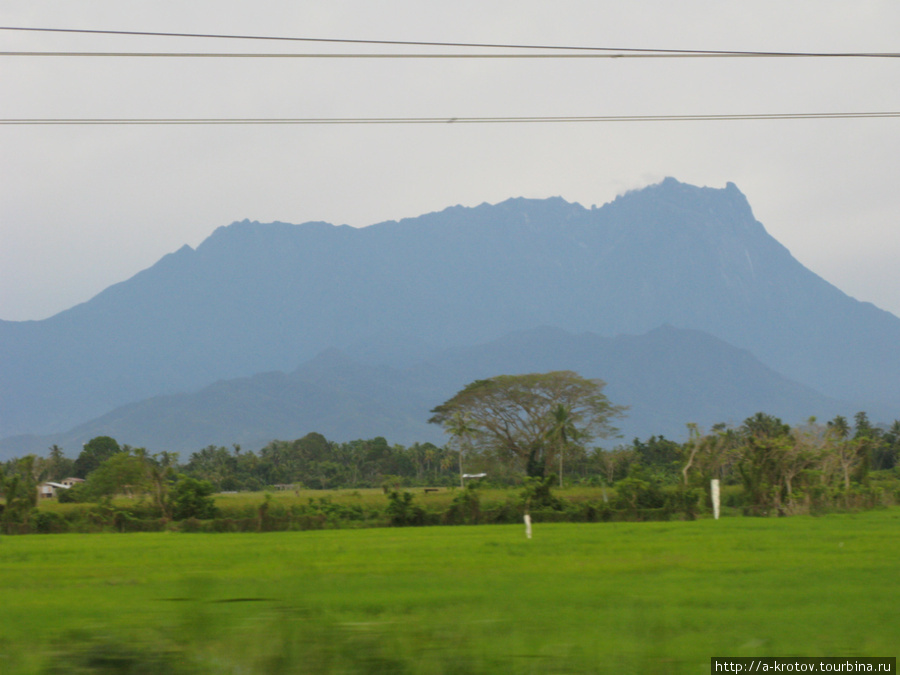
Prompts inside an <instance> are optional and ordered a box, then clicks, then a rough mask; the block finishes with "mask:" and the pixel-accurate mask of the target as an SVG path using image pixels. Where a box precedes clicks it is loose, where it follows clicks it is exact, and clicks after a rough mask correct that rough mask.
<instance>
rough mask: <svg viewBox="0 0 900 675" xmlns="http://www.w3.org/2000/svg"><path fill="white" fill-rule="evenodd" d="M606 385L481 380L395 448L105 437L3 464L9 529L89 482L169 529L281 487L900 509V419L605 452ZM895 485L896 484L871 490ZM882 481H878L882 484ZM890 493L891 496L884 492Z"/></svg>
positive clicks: (759, 509)
mask: <svg viewBox="0 0 900 675" xmlns="http://www.w3.org/2000/svg"><path fill="white" fill-rule="evenodd" d="M603 386H604V384H603V382H602V381H600V380H587V379H584V378H581V377H580V376H578V375H577V374H575V373H571V372H569V371H558V372H552V373H543V374H528V375H519V376H499V377H496V378H491V379H489V380H478V381H476V382H473V383H472V384H470V385H468V386H467V387H465V388H464V389H463V390H461V391H460V392H459V393H458V394H457V395H455V396H454V397H452V398H451V399H449V400H448V401H447V402H445V403H443V404H441V405H440V406H437V407H436V408H435V409H434V410H433V411H432V418H431V420H430V421H431V422H433V423H435V424H440V425H441V426H442V427H443V428H444V430H445V431H446V433H447V434H448V437H449V440H448V442H447V443H446V444H445V445H443V446H437V445H434V444H432V443H414V444H412V445H410V446H403V445H398V444H393V445H392V444H390V443H389V442H388V441H387V440H386V439H385V438H383V437H376V438H372V439H365V440H364V439H360V440H355V441H350V442H343V443H338V442H334V441H330V440H328V439H326V438H325V437H324V436H322V435H321V434H319V433H315V432H313V433H309V434H307V435H306V436H303V437H302V438H299V439H296V440H293V441H282V440H275V441H272V442H271V443H269V444H268V445H266V446H265V447H263V448H262V449H260V450H259V451H258V452H253V451H247V450H243V449H242V448H241V447H240V446H238V445H234V446H232V447H231V448H226V447H221V446H208V447H206V448H203V449H201V450H198V451H197V452H194V453H192V454H191V455H190V457H188V458H187V460H186V461H181V459H180V457H179V456H178V455H177V454H176V453H171V452H166V451H162V452H158V453H151V452H149V451H148V450H146V449H144V448H133V447H130V446H128V445H121V446H120V445H119V443H118V442H117V441H116V440H115V439H113V438H110V437H108V436H100V437H97V438H94V439H92V440H91V441H89V442H88V443H86V444H85V445H84V446H83V448H82V449H81V451H80V453H79V454H78V455H77V457H75V458H74V459H72V458H69V457H67V456H66V455H65V453H64V451H63V450H62V449H61V448H59V447H58V446H55V445H54V446H52V447H51V448H50V449H49V452H48V455H47V456H46V457H39V456H35V455H29V456H26V457H22V458H18V459H13V460H10V461H8V462H6V463H4V464H3V465H0V495H2V496H3V498H4V499H3V503H2V504H0V507H2V512H0V520H2V521H4V522H14V521H19V520H21V519H22V518H24V517H25V516H26V515H27V513H29V512H30V510H31V509H33V508H34V507H35V505H36V503H37V486H38V485H39V484H40V483H41V482H42V481H48V480H49V481H59V480H61V479H63V478H66V477H70V476H71V477H77V478H82V479H85V481H84V483H83V484H81V485H78V486H76V487H73V488H71V489H69V490H60V491H59V500H60V501H85V502H102V501H104V500H106V501H109V500H111V499H112V497H113V496H115V495H121V494H125V495H132V496H135V497H139V498H141V499H145V500H146V501H147V502H149V503H150V504H151V505H152V508H153V509H154V510H155V512H157V513H158V514H160V515H161V516H162V517H164V518H174V519H179V518H186V517H195V518H202V517H204V516H208V515H209V514H210V513H212V512H213V509H214V507H213V505H212V497H211V495H212V494H213V493H215V492H226V491H259V490H264V489H272V488H295V489H300V488H306V489H321V490H327V489H338V488H366V487H383V488H385V489H386V490H387V489H390V490H396V489H399V488H402V487H415V486H419V487H425V486H452V485H459V484H461V483H462V482H463V481H464V479H463V476H464V475H465V474H466V473H468V474H484V475H485V478H484V481H485V482H487V483H490V484H493V485H497V486H502V485H506V486H513V485H521V484H522V483H523V482H524V481H525V480H526V479H533V480H539V481H545V482H546V480H547V479H548V477H549V476H550V475H551V474H552V475H553V476H554V480H555V481H558V484H559V485H560V486H562V485H564V484H570V485H577V484H582V485H593V486H604V487H609V488H611V489H613V490H615V494H616V496H617V498H620V499H624V500H625V502H626V503H627V504H630V505H631V507H633V508H635V509H637V508H659V507H661V506H662V505H663V504H664V503H669V504H671V503H673V502H677V503H678V504H679V505H680V508H682V509H683V510H685V511H686V512H690V511H691V510H696V508H698V505H702V504H703V503H704V500H706V501H708V499H709V494H708V490H709V487H708V486H709V481H710V480H711V479H712V478H717V479H719V480H720V481H721V482H722V483H723V484H724V485H725V486H731V490H730V491H729V494H730V495H731V499H732V501H733V504H734V505H735V506H740V507H741V508H742V509H743V510H744V511H745V512H746V513H751V514H760V515H762V514H770V513H780V514H785V515H787V514H791V513H797V512H804V511H809V510H810V509H811V508H815V507H817V506H824V505H836V506H853V505H859V504H863V503H867V504H868V503H876V502H878V501H879V500H881V501H884V500H885V499H894V498H896V499H900V492H897V489H896V478H897V475H898V472H900V468H898V462H900V421H895V422H894V423H893V424H892V425H891V426H890V427H884V426H876V425H873V424H872V423H871V422H870V421H869V419H868V416H867V415H866V413H864V412H860V413H857V414H856V416H855V417H854V419H853V421H852V423H851V422H850V421H848V420H847V419H845V418H844V417H841V416H837V417H835V418H834V419H832V420H829V421H827V422H826V423H824V424H821V423H818V422H817V421H816V420H815V419H810V420H808V421H807V422H806V423H804V424H801V425H797V426H790V425H788V424H785V423H784V422H782V421H781V420H780V419H778V418H777V417H774V416H771V415H768V414H766V413H762V412H760V413H757V414H756V415H753V416H752V417H749V418H747V419H746V420H745V421H744V422H743V423H742V424H740V425H738V426H732V425H727V424H718V425H715V426H713V427H712V428H711V429H709V430H702V429H700V428H699V427H697V426H696V425H692V424H689V425H687V427H688V430H689V437H688V439H687V440H686V441H685V442H681V443H679V442H675V441H672V440H669V439H666V438H664V437H663V436H651V437H650V438H648V439H645V440H641V439H637V438H635V439H633V440H632V442H631V443H630V444H621V443H620V444H618V445H614V446H612V448H611V449H604V448H602V447H600V446H599V445H597V444H596V443H595V442H596V441H598V440H609V439H610V438H611V437H612V436H613V435H614V434H615V429H614V427H613V426H612V424H611V423H612V421H613V420H614V419H615V418H617V417H619V416H621V415H622V414H623V413H624V409H623V408H621V407H618V406H614V405H612V404H611V403H610V402H609V401H608V400H607V399H606V397H605V396H604V395H603V393H602V389H603ZM873 476H875V477H878V478H879V479H880V480H881V482H882V483H884V479H886V478H892V479H893V481H894V482H893V485H894V486H895V487H890V486H889V485H888V487H887V488H886V487H885V485H883V484H873V482H872V480H871V479H872V477H873ZM876 482H878V481H876ZM885 489H888V490H889V491H890V490H893V491H894V492H893V493H891V494H888V495H882V494H881V493H880V492H879V491H881V492H883V491H884V490H885Z"/></svg>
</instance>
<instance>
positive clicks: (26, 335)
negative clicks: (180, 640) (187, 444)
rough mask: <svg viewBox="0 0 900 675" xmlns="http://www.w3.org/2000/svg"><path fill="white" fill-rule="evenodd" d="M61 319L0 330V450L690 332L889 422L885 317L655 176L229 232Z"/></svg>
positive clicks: (763, 236)
mask: <svg viewBox="0 0 900 675" xmlns="http://www.w3.org/2000/svg"><path fill="white" fill-rule="evenodd" d="M64 314H65V317H64V318H65V320H64V321H61V320H59V319H56V318H53V317H51V319H47V320H45V321H37V322H27V324H26V323H16V322H3V323H0V353H3V354H4V357H5V358H4V359H3V360H2V362H0V435H12V434H16V433H28V432H45V431H56V430H60V429H64V428H68V427H69V426H72V425H74V424H76V423H78V422H80V421H83V420H84V419H87V418H89V417H96V416H97V415H99V414H102V413H103V412H105V411H108V410H110V409H112V408H113V407H115V406H116V405H121V404H123V403H128V402H131V401H138V400H141V399H143V398H146V397H149V396H153V395H158V394H163V393H173V392H177V391H185V390H192V389H196V388H198V387H201V386H205V385H207V384H210V383H212V382H215V381H217V380H220V379H227V378H235V377H246V376H250V375H253V374H255V373H259V372H265V371H273V370H279V371H283V372H288V371H291V370H293V369H295V368H296V367H297V366H298V365H299V364H300V363H303V362H304V361H307V360H309V359H311V358H313V357H314V356H315V355H316V354H318V353H320V352H322V351H323V350H326V349H328V348H337V349H341V350H344V351H346V352H347V353H350V354H351V355H352V356H354V357H357V356H358V355H360V354H363V355H365V359H366V361H367V362H368V363H369V364H370V365H372V364H380V363H386V362H391V363H393V364H395V365H404V364H408V363H409V362H410V361H414V360H422V358H423V357H425V356H427V353H429V352H434V351H436V350H441V349H447V348H452V347H464V346H466V345H472V344H478V343H485V342H489V341H492V340H496V339H497V338H499V337H500V336H502V335H505V334H508V333H511V332H514V331H522V330H530V329H533V328H534V327H536V326H550V327H553V328H556V329H563V330H566V331H569V332H572V333H574V334H580V333H585V332H592V333H595V334H598V335H602V336H607V337H609V336H614V335H617V334H622V333H625V334H634V335H636V334H643V333H646V332H647V331H649V330H652V329H653V328H656V327H657V326H659V325H660V324H663V323H669V324H671V325H672V326H674V327H677V328H679V329H686V328H687V329H695V330H702V331H705V332H707V333H709V334H710V335H714V336H716V337H717V338H719V339H721V340H725V341H727V342H729V343H730V344H732V345H734V346H737V347H740V348H743V349H746V350H749V351H750V352H752V353H753V354H754V355H755V356H756V357H757V358H759V359H760V360H761V361H763V362H764V363H765V364H766V365H767V366H769V367H770V368H773V369H774V370H776V371H778V372H780V373H781V374H783V375H786V376H788V377H790V378H791V379H794V380H796V381H799V382H802V383H804V384H807V385H810V386H812V387H814V388H817V389H818V390H820V391H822V392H823V393H826V394H828V395H830V396H833V397H835V398H842V399H851V400H859V401H861V402H864V401H873V402H883V403H888V402H890V403H892V404H897V405H900V363H898V360H897V359H896V349H897V346H898V345H900V319H897V318H896V317H893V316H892V315H890V314H887V313H885V312H881V311H880V310H877V309H876V308H874V307H872V306H869V305H865V304H863V303H858V302H856V301H854V300H852V299H851V298H848V297H847V296H845V295H844V294H843V293H841V292H840V291H838V290H837V289H835V288H834V287H832V286H830V285H829V284H827V283H826V282H824V281H823V280H822V279H820V278H819V277H817V276H816V275H815V274H813V273H812V272H810V271H809V270H807V269H806V268H804V267H803V266H802V265H800V263H799V262H797V261H796V260H795V259H793V258H792V257H791V256H790V254H789V253H788V252H787V250H786V249H784V247H782V246H781V245H780V244H778V242H777V241H775V240H774V239H773V238H772V237H771V236H769V235H768V234H767V233H766V232H765V229H764V228H763V226H762V225H761V224H760V223H758V222H757V221H756V219H755V218H754V217H753V213H752V211H751V209H750V205H749V203H748V201H747V199H746V197H745V196H744V195H743V194H742V193H741V192H740V190H739V189H738V188H737V187H736V186H735V185H733V184H727V185H726V186H725V187H724V188H708V187H696V186H692V185H687V184H684V183H680V182H678V181H677V180H675V179H666V180H663V181H662V182H660V183H658V184H656V185H652V186H649V187H647V188H644V189H642V190H636V191H631V192H628V193H626V194H624V195H622V196H620V197H618V198H617V199H616V200H614V201H613V202H610V203H609V204H606V205H605V206H603V207H601V208H598V209H585V208H584V207H583V206H581V205H579V204H574V203H569V202H567V201H566V200H564V199H562V198H561V197H552V198H549V199H529V198H523V197H517V198H513V199H509V200H506V201H503V202H500V203H499V204H493V205H491V204H482V205H480V206H476V207H462V206H456V207H450V208H448V209H444V210H443V211H437V212H434V213H430V214H426V215H423V216H420V217H418V218H406V219H403V220H400V221H389V222H385V223H380V224H376V225H372V226H369V227H365V228H351V227H348V226H345V225H342V226H335V225H331V224H328V223H323V222H310V223H304V224H301V225H291V224H288V223H281V222H274V223H259V222H257V221H251V220H249V219H248V220H243V221H239V222H235V223H232V224H231V225H228V226H224V227H222V228H218V229H217V230H216V231H215V232H214V233H213V234H212V235H211V236H210V237H209V238H208V239H207V240H206V241H204V242H203V243H202V244H201V245H200V246H198V247H197V248H196V250H195V249H191V248H190V247H184V248H182V249H180V250H179V251H177V252H176V253H173V254H171V255H169V256H166V257H165V258H163V259H162V260H160V261H159V263H157V265H155V266H153V267H151V268H150V269H148V270H145V271H144V272H142V273H140V274H138V275H136V276H135V277H133V278H132V279H129V280H128V281H125V282H122V283H121V284H117V285H116V286H114V287H111V288H109V289H107V290H106V291H104V292H103V293H101V294H100V295H99V296H97V297H96V298H94V299H93V300H91V301H89V302H87V303H84V304H83V305H80V306H78V307H75V308H73V309H71V310H69V311H68V312H66V313H64ZM58 316H60V317H61V316H62V315H58ZM366 347H368V348H366ZM823 363H827V364H829V366H828V368H823V366H822V364H823Z"/></svg>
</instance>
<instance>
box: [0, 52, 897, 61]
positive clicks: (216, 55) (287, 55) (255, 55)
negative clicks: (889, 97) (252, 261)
mask: <svg viewBox="0 0 900 675" xmlns="http://www.w3.org/2000/svg"><path fill="white" fill-rule="evenodd" d="M0 56H38V57H41V56H56V57H107V58H110V57H111V58H127V57H131V58H179V59H181V58H203V59H691V58H694V59H709V58H716V59H718V58H808V57H821V58H851V57H853V58H884V59H887V58H890V59H893V58H898V57H900V53H887V52H883V53H844V54H838V53H833V54H831V53H830V54H759V53H755V52H718V53H709V52H679V53H660V52H648V53H635V52H627V53H616V54H613V53H606V52H603V53H590V54H585V53H578V54H558V53H555V54H514V53H506V54H427V53H424V54H423V53H328V52H320V53H295V52H284V53H277V52H276V53H262V52H243V53H241V52H37V51H20V52H0Z"/></svg>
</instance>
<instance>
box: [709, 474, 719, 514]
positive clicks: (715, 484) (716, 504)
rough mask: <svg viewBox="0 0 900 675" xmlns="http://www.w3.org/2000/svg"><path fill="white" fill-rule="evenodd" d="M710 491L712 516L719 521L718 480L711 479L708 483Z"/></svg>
mask: <svg viewBox="0 0 900 675" xmlns="http://www.w3.org/2000/svg"><path fill="white" fill-rule="evenodd" d="M709 483H710V491H711V492H712V504H713V516H714V517H715V519H716V520H718V519H719V479H718V478H713V479H712V480H711V481H710V482H709Z"/></svg>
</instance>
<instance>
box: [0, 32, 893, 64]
mask: <svg viewBox="0 0 900 675" xmlns="http://www.w3.org/2000/svg"><path fill="white" fill-rule="evenodd" d="M0 30H6V31H27V32H44V33H75V34H92V35H117V36H144V37H175V38H203V39H226V40H261V41H286V42H317V43H332V44H334V43H336V44H365V45H393V46H401V45H403V46H415V47H457V48H467V49H473V48H479V49H528V50H537V49H539V50H545V51H553V50H560V51H589V52H618V53H621V54H629V53H640V54H643V55H645V56H646V55H650V54H657V55H664V54H665V55H683V56H687V55H691V56H705V57H716V56H744V57H769V58H771V57H828V58H834V57H840V58H848V57H866V58H896V57H897V56H898V54H897V53H891V52H779V51H738V50H713V49H655V48H652V49H648V48H636V47H586V46H564V45H526V44H498V43H484V42H482V43H479V42H427V41H421V40H361V39H345V38H311V37H282V36H263V35H222V34H213V33H164V32H151V31H123V30H88V29H77V28H31V27H21V26H0ZM5 55H17V56H24V55H35V56H36V55H59V56H87V55H89V54H85V53H78V52H7V53H5ZM90 55H99V54H90ZM108 55H109V56H124V55H125V54H123V53H111V54H108ZM161 55H165V54H161ZM209 56H213V55H212V54H210V55H209ZM228 56H236V55H232V54H229V55H228ZM426 57H427V55H422V56H420V57H419V58H426ZM486 57H487V56H486V55H485V56H481V55H479V56H475V57H470V58H486ZM356 58H366V55H361V56H357V57H356ZM369 58H371V57H369ZM406 58H414V57H409V56H407V57H406ZM438 58H440V57H438ZM444 58H449V57H444ZM501 58H502V57H501ZM506 58H510V57H506ZM557 58H558V57H557ZM613 58H615V56H613Z"/></svg>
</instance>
